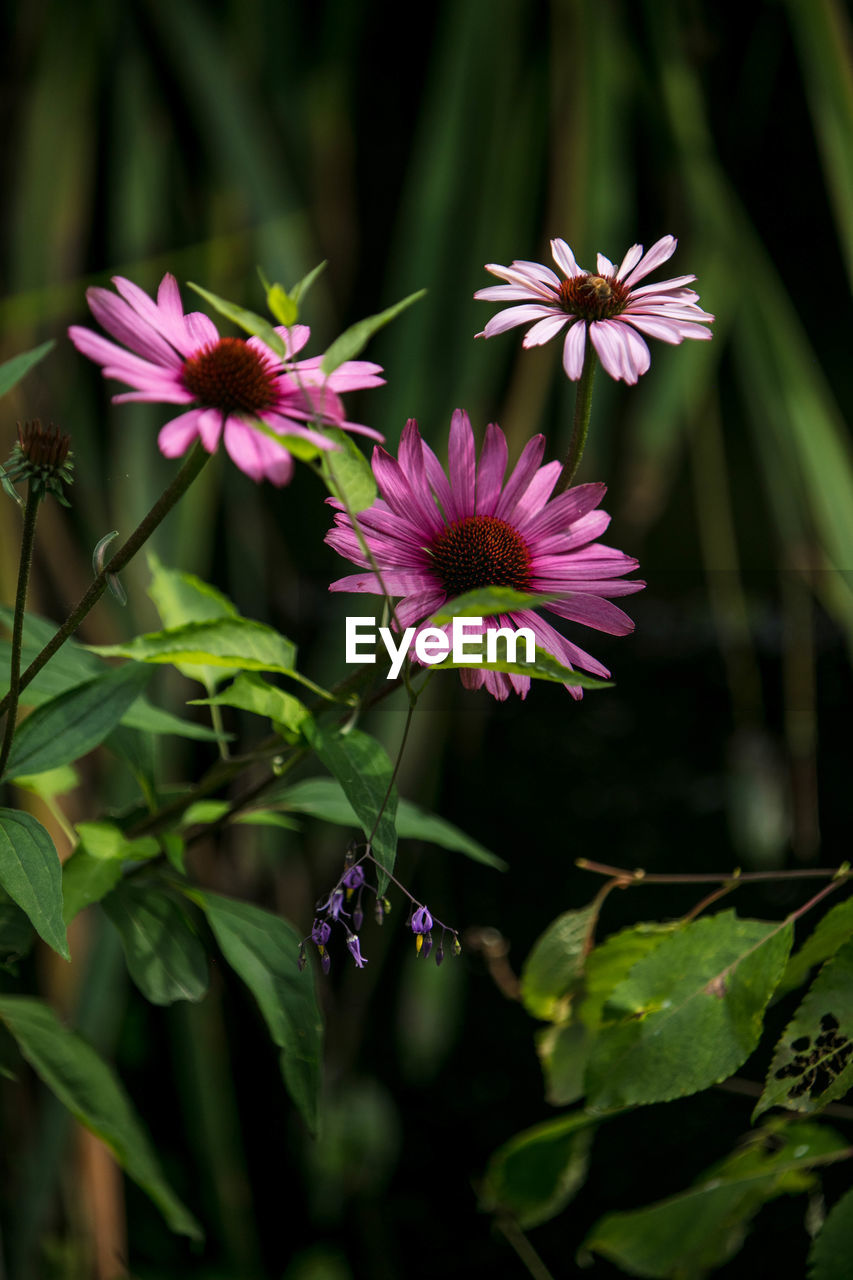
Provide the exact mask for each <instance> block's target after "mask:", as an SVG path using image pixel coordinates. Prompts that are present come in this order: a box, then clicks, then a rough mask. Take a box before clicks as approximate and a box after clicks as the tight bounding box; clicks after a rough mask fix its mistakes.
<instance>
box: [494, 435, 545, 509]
mask: <svg viewBox="0 0 853 1280" xmlns="http://www.w3.org/2000/svg"><path fill="white" fill-rule="evenodd" d="M544 452H545V437H544V436H542V435H539V436H534V437H533V438H532V440H528V442H527V444H526V445H525V446H524V448H523V449H522V451H521V457H520V458H519V459H518V462H517V463H516V464H515V467H514V468H513V470H512V473H511V475H510V477H509V479H508V480H507V482H506V484H505V485H504V488H503V493H502V494H501V496H500V498H499V499H498V504H497V506H496V507H495V510H494V513H493V514H494V515H495V516H496V518H497V519H499V520H508V519H509V518H510V516H511V515H512V513H513V511H514V510H515V507H516V503H517V502H518V500H519V498H520V497H521V495H522V494H523V493H524V491H525V489H526V488H527V486H528V485H529V484H530V481H531V480H532V479H533V476H534V475H535V473H536V470H537V468H538V466H539V463H540V462H541V461H542V455H543V453H544Z"/></svg>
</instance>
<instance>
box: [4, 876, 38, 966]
mask: <svg viewBox="0 0 853 1280" xmlns="http://www.w3.org/2000/svg"><path fill="white" fill-rule="evenodd" d="M34 937H35V934H34V933H33V926H32V925H31V924H30V922H29V919H28V917H27V916H26V915H25V914H24V912H23V911H22V910H21V908H20V907H19V906H17V905H16V904H15V903H14V902H12V900H11V899H10V898H9V895H8V894H6V893H3V891H2V890H1V889H0V967H2V968H6V967H7V966H8V965H9V964H12V963H14V961H15V960H17V959H18V958H19V957H20V956H24V955H26V954H27V952H28V951H29V949H30V947H31V946H32V943H33V938H34Z"/></svg>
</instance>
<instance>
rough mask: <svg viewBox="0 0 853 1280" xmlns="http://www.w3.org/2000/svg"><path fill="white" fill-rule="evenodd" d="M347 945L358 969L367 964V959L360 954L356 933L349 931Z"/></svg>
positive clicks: (359, 944)
mask: <svg viewBox="0 0 853 1280" xmlns="http://www.w3.org/2000/svg"><path fill="white" fill-rule="evenodd" d="M347 946H348V948H349V953H350V955H351V956H352V958H353V960H354V961H355V962H356V964H357V965H358V967H359V969H363V968H364V966H365V965H366V964H367V961H366V960H365V958H364V956H363V955H362V954H361V943H360V942H359V940H358V935H357V934H355V933H351V934H349V935H348V937H347Z"/></svg>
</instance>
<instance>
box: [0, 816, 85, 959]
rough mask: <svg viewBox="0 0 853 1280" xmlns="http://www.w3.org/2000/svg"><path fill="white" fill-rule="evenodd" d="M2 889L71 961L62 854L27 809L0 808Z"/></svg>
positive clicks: (53, 945)
mask: <svg viewBox="0 0 853 1280" xmlns="http://www.w3.org/2000/svg"><path fill="white" fill-rule="evenodd" d="M0 887H2V888H3V889H5V890H6V892H7V893H8V895H9V897H10V898H11V899H12V901H13V902H17V904H18V906H19V907H20V908H21V910H22V911H24V912H25V913H26V915H27V916H28V917H29V919H30V920H31V921H32V925H33V928H34V929H35V931H36V933H38V934H39V936H40V937H42V938H43V939H44V941H45V942H46V943H47V945H48V946H49V947H53V949H54V951H58V952H59V954H60V955H61V956H64V958H65V959H66V960H70V959H71V956H70V955H69V952H68V940H67V938H66V936H65V923H64V921H63V919H62V867H61V865H60V862H59V854H58V853H57V852H56V849H55V848H54V845H53V841H52V840H51V838H50V836H49V835H48V834H47V832H46V831H45V829H44V827H43V826H42V825H41V823H40V822H37V821H36V819H35V818H34V817H33V816H32V815H31V814H29V813H26V812H25V811H24V810H23V809H0Z"/></svg>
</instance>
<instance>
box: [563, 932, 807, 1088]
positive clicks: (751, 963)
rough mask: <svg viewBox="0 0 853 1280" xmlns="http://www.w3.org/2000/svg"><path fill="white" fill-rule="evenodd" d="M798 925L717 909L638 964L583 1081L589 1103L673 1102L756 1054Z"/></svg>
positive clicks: (618, 993) (618, 992)
mask: <svg viewBox="0 0 853 1280" xmlns="http://www.w3.org/2000/svg"><path fill="white" fill-rule="evenodd" d="M791 936H792V925H791V922H790V921H786V922H785V923H784V924H782V925H778V924H773V923H769V922H766V921H762V920H739V919H738V918H737V916H736V915H735V914H734V912H733V911H724V912H720V913H719V914H718V915H715V916H710V917H707V918H705V919H702V920H695V921H693V922H692V923H691V924H688V925H685V926H684V927H683V928H681V929H679V931H678V932H677V933H674V934H673V935H672V936H671V937H669V938H665V939H664V941H663V942H661V943H660V945H659V946H658V947H656V948H655V950H654V951H652V953H651V954H650V955H648V956H645V957H644V958H643V959H641V960H639V961H638V962H637V963H636V964H635V965H634V967H633V968H632V970H631V972H630V974H629V975H628V977H627V978H626V979H625V980H624V982H620V984H619V985H618V986H617V987H616V989H615V990H614V991H613V993H612V994H611V996H610V999H609V1001H608V1003H607V1004H606V1005H605V1008H604V1025H603V1027H602V1030H601V1034H600V1035H599V1037H598V1038H597V1040H596V1042H595V1045H594V1046H593V1050H592V1054H591V1056H590V1061H589V1066H588V1068H587V1074H586V1084H587V1096H588V1101H589V1104H590V1105H591V1106H594V1107H596V1108H602V1109H604V1108H609V1107H617V1106H631V1105H633V1104H643V1103H650V1102H668V1101H670V1100H671V1099H672V1098H680V1097H684V1096H685V1095H686V1094H689V1093H696V1092H697V1091H698V1090H700V1089H706V1088H708V1086H709V1085H712V1084H716V1083H717V1082H718V1081H720V1080H725V1079H726V1077H727V1076H730V1075H731V1074H732V1072H733V1071H736V1070H737V1069H738V1067H739V1066H741V1064H742V1063H743V1062H745V1061H746V1059H747V1058H748V1057H749V1055H750V1054H751V1053H752V1051H753V1049H754V1048H755V1046H756V1044H757V1043H758V1039H759V1037H760V1035H761V1028H762V1018H763V1014H764V1009H765V1007H766V1005H767V1003H768V1001H769V999H770V997H771V995H772V994H773V992H774V990H775V988H776V986H777V984H778V982H779V979H780V977H781V976H782V971H783V968H784V965H785V962H786V960H787V958H788V952H789V950H790V947H791Z"/></svg>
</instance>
